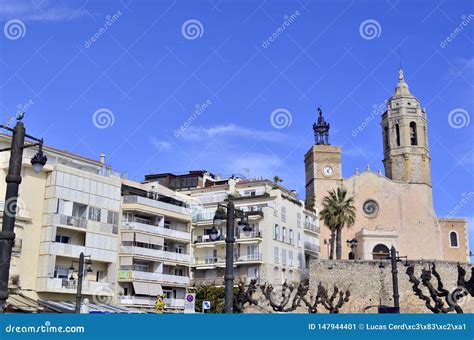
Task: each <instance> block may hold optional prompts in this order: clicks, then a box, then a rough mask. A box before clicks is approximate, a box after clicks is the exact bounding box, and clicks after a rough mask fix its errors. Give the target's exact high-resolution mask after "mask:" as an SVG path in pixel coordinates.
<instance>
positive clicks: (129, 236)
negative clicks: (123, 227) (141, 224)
mask: <svg viewBox="0 0 474 340" xmlns="http://www.w3.org/2000/svg"><path fill="white" fill-rule="evenodd" d="M122 241H128V242H133V233H122Z"/></svg>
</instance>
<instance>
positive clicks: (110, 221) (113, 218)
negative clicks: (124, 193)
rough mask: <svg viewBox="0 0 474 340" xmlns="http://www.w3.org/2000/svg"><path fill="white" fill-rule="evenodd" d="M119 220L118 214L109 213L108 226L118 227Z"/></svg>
mask: <svg viewBox="0 0 474 340" xmlns="http://www.w3.org/2000/svg"><path fill="white" fill-rule="evenodd" d="M118 218H119V214H118V213H117V212H115V211H110V210H109V211H108V212H107V223H108V224H113V225H118ZM148 224H149V223H148Z"/></svg>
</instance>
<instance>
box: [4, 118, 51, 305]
mask: <svg viewBox="0 0 474 340" xmlns="http://www.w3.org/2000/svg"><path fill="white" fill-rule="evenodd" d="M23 116H24V114H21V115H20V116H19V117H18V118H17V122H16V125H15V127H14V128H11V127H9V126H5V125H0V128H2V129H5V130H8V131H11V132H13V136H12V143H11V147H9V148H5V149H0V152H3V151H10V163H9V166H8V174H7V176H6V178H5V182H6V183H7V190H6V193H5V208H4V211H3V221H2V231H1V232H0V313H4V312H5V304H6V301H7V298H8V279H9V276H10V261H11V256H12V247H13V242H14V240H15V232H14V230H15V219H16V210H17V201H18V189H19V186H20V183H21V167H22V161H23V149H26V148H30V147H34V146H38V148H39V150H38V153H37V154H36V155H35V156H34V157H33V158H32V159H31V165H32V167H33V171H34V172H35V173H40V172H41V170H42V169H43V166H44V165H45V164H46V161H47V157H46V156H45V155H44V154H43V139H39V138H36V137H33V136H30V135H28V134H26V133H25V125H24V124H23V122H22V119H23ZM25 138H28V139H30V140H32V141H33V142H31V143H30V144H27V145H25Z"/></svg>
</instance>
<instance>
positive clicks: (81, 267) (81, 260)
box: [69, 253, 92, 314]
mask: <svg viewBox="0 0 474 340" xmlns="http://www.w3.org/2000/svg"><path fill="white" fill-rule="evenodd" d="M86 257H87V258H89V261H88V263H87V264H88V265H89V266H88V267H87V270H86V271H87V272H88V273H92V267H91V265H92V262H91V256H90V255H84V253H81V254H80V255H79V261H78V263H79V268H78V271H77V291H76V310H75V313H76V314H79V313H80V312H81V304H82V281H83V279H84V258H86ZM74 263H75V261H73V262H72V264H71V267H70V268H69V270H71V271H72V272H74V271H75V269H74ZM70 279H71V280H74V277H73V276H72V274H71V278H70Z"/></svg>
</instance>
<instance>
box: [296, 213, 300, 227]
mask: <svg viewBox="0 0 474 340" xmlns="http://www.w3.org/2000/svg"><path fill="white" fill-rule="evenodd" d="M296 227H298V228H301V213H300V212H299V213H296Z"/></svg>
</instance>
